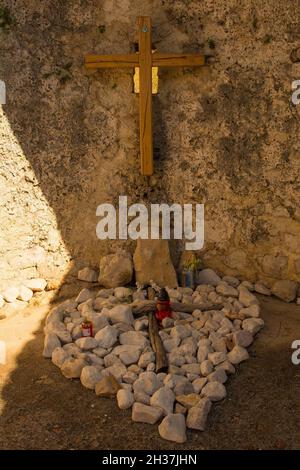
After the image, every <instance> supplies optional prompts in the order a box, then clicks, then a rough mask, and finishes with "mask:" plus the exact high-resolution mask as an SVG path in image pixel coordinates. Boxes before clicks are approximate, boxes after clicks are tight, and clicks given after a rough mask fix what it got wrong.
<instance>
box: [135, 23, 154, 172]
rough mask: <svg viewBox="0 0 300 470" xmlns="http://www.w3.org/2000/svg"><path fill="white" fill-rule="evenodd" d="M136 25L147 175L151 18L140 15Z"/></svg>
mask: <svg viewBox="0 0 300 470" xmlns="http://www.w3.org/2000/svg"><path fill="white" fill-rule="evenodd" d="M137 25H138V38H139V72H140V149H141V173H142V175H147V176H149V175H152V174H153V144H152V141H153V139H152V134H153V131H152V41H151V19H150V18H149V17H146V16H141V17H139V18H138V20H137Z"/></svg>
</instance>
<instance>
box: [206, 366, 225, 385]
mask: <svg viewBox="0 0 300 470" xmlns="http://www.w3.org/2000/svg"><path fill="white" fill-rule="evenodd" d="M207 379H208V381H209V382H220V383H221V384H224V383H225V382H226V380H227V374H226V372H225V370H224V369H217V370H215V371H214V372H212V373H211V374H209V375H208V376H207Z"/></svg>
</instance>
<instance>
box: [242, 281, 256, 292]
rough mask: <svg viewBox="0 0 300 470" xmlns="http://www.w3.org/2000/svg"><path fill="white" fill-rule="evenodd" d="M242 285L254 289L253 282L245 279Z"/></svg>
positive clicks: (250, 289)
mask: <svg viewBox="0 0 300 470" xmlns="http://www.w3.org/2000/svg"><path fill="white" fill-rule="evenodd" d="M240 285H241V286H244V287H246V289H248V290H249V291H250V292H252V291H254V285H253V284H252V282H249V281H243V282H241V284H240Z"/></svg>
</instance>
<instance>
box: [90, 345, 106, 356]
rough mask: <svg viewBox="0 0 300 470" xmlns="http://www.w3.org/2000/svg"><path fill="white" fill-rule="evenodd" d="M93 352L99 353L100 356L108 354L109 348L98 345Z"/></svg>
mask: <svg viewBox="0 0 300 470" xmlns="http://www.w3.org/2000/svg"><path fill="white" fill-rule="evenodd" d="M93 353H94V354H97V356H99V357H104V356H106V355H107V354H108V350H107V349H105V348H100V347H98V348H95V349H93Z"/></svg>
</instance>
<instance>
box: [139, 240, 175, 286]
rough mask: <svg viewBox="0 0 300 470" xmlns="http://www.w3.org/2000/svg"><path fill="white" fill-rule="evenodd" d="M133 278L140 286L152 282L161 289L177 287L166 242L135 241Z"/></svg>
mask: <svg viewBox="0 0 300 470" xmlns="http://www.w3.org/2000/svg"><path fill="white" fill-rule="evenodd" d="M133 262H134V269H135V277H136V280H137V282H139V283H140V284H149V283H150V281H151V280H152V281H154V282H155V283H156V284H158V285H159V286H161V287H165V286H168V287H177V285H178V282H177V276H176V272H175V269H174V266H173V263H172V260H171V256H170V250H169V244H168V240H162V239H160V240H151V239H149V240H142V239H138V240H137V246H136V250H135V253H134V256H133Z"/></svg>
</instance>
